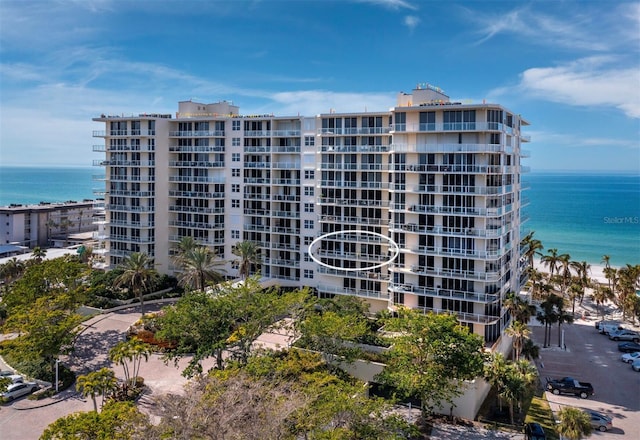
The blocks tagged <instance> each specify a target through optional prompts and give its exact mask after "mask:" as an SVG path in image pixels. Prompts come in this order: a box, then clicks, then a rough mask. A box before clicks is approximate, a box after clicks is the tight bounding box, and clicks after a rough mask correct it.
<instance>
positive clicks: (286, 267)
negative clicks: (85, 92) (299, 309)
mask: <svg viewBox="0 0 640 440" xmlns="http://www.w3.org/2000/svg"><path fill="white" fill-rule="evenodd" d="M94 121H96V122H100V123H103V124H104V126H105V127H104V130H102V131H95V132H94V134H93V135H94V137H98V138H104V143H103V144H100V145H95V146H94V151H98V152H102V153H105V155H106V157H105V158H104V159H100V160H98V161H96V163H95V164H96V165H98V166H101V167H102V166H103V167H105V168H106V173H105V174H104V176H102V177H101V178H103V179H104V180H105V205H104V212H105V221H104V223H103V229H102V230H101V233H100V234H99V235H100V237H101V238H102V240H103V242H104V255H105V257H106V260H105V261H106V263H107V265H109V266H111V267H114V266H116V265H117V264H119V263H120V261H121V260H122V258H123V257H124V256H126V255H127V254H130V253H132V252H144V253H146V254H149V255H150V256H152V257H154V259H155V263H156V268H158V270H160V271H161V272H165V273H174V272H175V271H176V270H177V269H178V268H175V267H173V266H172V259H171V256H172V255H173V253H174V252H175V249H176V247H177V244H178V243H179V241H180V240H181V239H182V238H183V237H186V236H190V237H193V238H195V239H196V240H197V241H198V242H199V243H201V244H204V245H207V246H209V247H211V248H212V249H213V250H215V251H216V253H217V254H218V256H219V257H220V258H221V259H223V260H225V261H228V262H229V263H228V264H227V267H226V271H227V273H228V274H229V275H231V276H233V275H235V274H237V267H235V266H234V262H233V260H234V258H236V257H234V256H233V255H232V249H233V247H234V245H235V244H236V243H238V242H240V241H243V240H250V241H253V242H256V243H258V244H259V245H260V247H261V256H262V264H261V267H260V273H261V275H262V277H264V278H265V279H270V280H276V281H277V282H278V283H279V284H281V285H282V286H287V287H300V286H310V287H312V288H313V289H314V290H315V292H317V294H318V295H319V296H322V297H331V296H334V295H355V296H358V297H361V298H364V299H366V300H367V301H368V302H369V303H370V304H371V310H372V311H378V310H383V309H393V308H394V307H397V306H398V305H404V306H407V307H412V308H420V309H423V310H425V311H426V310H433V311H435V312H437V313H444V312H446V313H451V312H453V313H456V314H457V316H458V317H459V319H460V322H462V323H464V324H465V325H467V326H469V328H470V329H471V330H472V331H473V332H474V333H477V334H479V335H481V336H483V337H484V338H485V340H486V341H487V343H488V344H489V345H491V344H492V343H494V342H495V341H496V340H498V338H499V336H500V335H501V334H502V330H503V329H504V327H505V326H506V325H508V319H509V317H508V314H507V312H506V310H505V308H504V307H503V299H504V297H505V295H506V294H507V293H508V292H510V291H518V290H519V287H520V274H521V269H522V268H521V267H520V266H519V265H520V264H521V259H520V249H519V243H520V237H521V223H522V220H521V219H522V212H521V210H522V208H523V206H524V205H525V204H526V203H525V201H524V200H523V198H522V196H521V190H522V183H521V180H520V177H521V173H522V172H523V171H525V170H524V167H523V166H522V165H521V158H522V157H523V156H524V152H523V150H521V144H522V143H523V142H527V141H528V138H527V137H526V136H524V135H523V134H522V133H521V128H522V127H523V126H526V125H528V124H527V122H526V121H525V120H524V119H522V118H521V117H520V116H519V115H518V114H515V113H513V112H511V111H510V110H508V109H506V108H504V107H503V106H501V105H499V104H489V103H478V104H475V103H466V102H465V103H462V102H452V101H451V100H450V99H449V97H448V96H447V95H446V94H444V92H443V91H442V90H440V89H439V88H437V87H433V86H431V85H429V84H419V85H418V86H417V87H416V88H415V89H414V90H413V91H412V92H411V93H399V94H398V98H397V102H396V105H395V107H393V108H391V109H390V110H382V111H367V112H361V113H337V112H333V111H332V112H330V113H327V114H320V115H317V116H311V117H304V116H275V115H241V114H240V112H239V108H238V107H237V106H235V105H233V104H232V103H231V102H227V101H222V102H218V103H214V104H202V103H197V102H192V101H184V102H180V103H178V112H177V113H176V114H175V115H172V114H171V115H170V114H139V115H135V116H134V115H132V116H123V115H117V116H111V115H102V116H100V117H98V118H94ZM325 234H328V235H326V236H325V237H323V238H321V239H319V240H316V239H317V238H319V237H320V236H323V235H325ZM314 240H315V242H314ZM312 243H315V245H314V247H313V249H311V253H310V252H309V251H310V249H309V248H310V245H311V244H312ZM396 245H397V248H396ZM392 257H395V258H393V261H391V262H390V263H389V264H385V263H387V262H388V261H389V260H391V258H392Z"/></svg>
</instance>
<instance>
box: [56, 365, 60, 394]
mask: <svg viewBox="0 0 640 440" xmlns="http://www.w3.org/2000/svg"><path fill="white" fill-rule="evenodd" d="M59 363H60V359H56V394H57V393H58V364H59Z"/></svg>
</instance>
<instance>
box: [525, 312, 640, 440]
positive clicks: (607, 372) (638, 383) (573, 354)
mask: <svg viewBox="0 0 640 440" xmlns="http://www.w3.org/2000/svg"><path fill="white" fill-rule="evenodd" d="M595 321H596V318H595V317H593V318H588V317H587V319H577V320H576V321H575V322H574V323H573V324H570V325H563V326H562V329H563V330H564V341H565V344H566V350H563V349H560V348H558V328H557V326H555V327H554V328H553V329H552V334H551V336H552V338H551V339H552V341H551V344H552V346H551V347H550V348H546V349H544V348H543V349H542V350H541V357H540V359H539V360H538V361H537V362H536V363H537V365H538V371H539V372H540V378H541V380H542V381H543V384H544V383H545V378H546V377H553V378H558V377H564V376H572V377H574V378H576V379H578V380H580V381H583V382H591V384H592V385H593V388H594V390H595V394H594V395H593V396H590V397H589V398H588V399H580V398H579V397H574V396H556V395H554V394H552V393H550V392H547V393H546V396H547V400H548V401H549V403H550V405H551V409H552V410H553V411H554V413H555V412H557V411H558V410H559V409H560V408H562V407H564V406H573V407H576V408H581V409H592V410H595V411H598V412H602V413H605V414H608V415H609V416H611V417H612V418H613V429H612V430H610V431H608V432H598V431H595V432H594V433H593V434H592V436H591V437H590V438H593V439H600V440H609V439H617V440H621V439H635V440H639V439H640V373H637V372H635V371H633V370H632V369H631V367H630V365H629V364H626V363H624V362H621V361H620V356H621V355H622V353H621V352H619V351H618V344H617V343H616V342H614V341H611V340H609V338H608V337H607V336H605V335H601V334H600V333H598V331H597V330H596V329H595ZM532 330H533V338H534V340H535V341H536V343H537V344H538V345H539V346H540V347H542V345H543V341H544V328H543V327H542V326H535V327H532Z"/></svg>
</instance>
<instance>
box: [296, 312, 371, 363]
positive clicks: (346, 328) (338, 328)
mask: <svg viewBox="0 0 640 440" xmlns="http://www.w3.org/2000/svg"><path fill="white" fill-rule="evenodd" d="M299 330H300V332H301V335H302V336H301V338H300V340H299V343H300V344H301V345H302V346H303V347H305V348H308V349H310V350H316V351H319V352H321V353H324V354H325V357H326V359H328V361H329V362H330V363H331V362H332V361H333V360H335V359H336V356H337V357H342V358H344V359H345V360H346V361H347V362H349V361H352V360H354V359H355V358H356V357H357V356H358V355H359V354H360V353H361V350H359V349H358V348H357V347H356V346H355V345H353V343H354V342H356V341H357V340H358V339H359V338H361V337H362V336H363V335H365V334H366V333H367V332H368V330H369V328H368V325H367V322H366V318H365V317H364V316H358V315H341V314H339V313H337V312H333V311H326V312H323V313H316V314H312V315H309V316H307V318H306V319H305V320H304V321H303V322H302V323H301V324H300V326H299Z"/></svg>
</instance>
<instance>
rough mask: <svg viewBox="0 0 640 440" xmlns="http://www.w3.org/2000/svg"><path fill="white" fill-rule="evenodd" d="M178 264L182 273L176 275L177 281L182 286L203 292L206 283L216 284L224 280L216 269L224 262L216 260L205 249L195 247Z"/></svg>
mask: <svg viewBox="0 0 640 440" xmlns="http://www.w3.org/2000/svg"><path fill="white" fill-rule="evenodd" d="M180 263H181V266H182V272H180V274H178V280H179V281H180V284H182V285H183V286H189V287H191V288H192V289H196V290H204V289H205V287H206V285H207V281H214V282H217V281H222V280H223V279H224V277H223V276H222V274H221V272H222V271H221V270H220V269H217V267H219V266H221V265H223V264H225V262H224V261H222V260H219V259H217V257H216V254H215V253H214V252H213V251H211V250H210V249H209V248H207V247H204V246H196V247H194V248H193V249H191V250H189V251H187V252H185V254H184V255H183V256H182V257H181V259H180Z"/></svg>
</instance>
